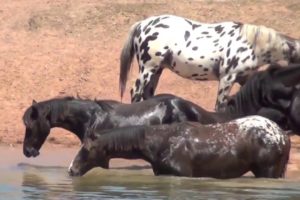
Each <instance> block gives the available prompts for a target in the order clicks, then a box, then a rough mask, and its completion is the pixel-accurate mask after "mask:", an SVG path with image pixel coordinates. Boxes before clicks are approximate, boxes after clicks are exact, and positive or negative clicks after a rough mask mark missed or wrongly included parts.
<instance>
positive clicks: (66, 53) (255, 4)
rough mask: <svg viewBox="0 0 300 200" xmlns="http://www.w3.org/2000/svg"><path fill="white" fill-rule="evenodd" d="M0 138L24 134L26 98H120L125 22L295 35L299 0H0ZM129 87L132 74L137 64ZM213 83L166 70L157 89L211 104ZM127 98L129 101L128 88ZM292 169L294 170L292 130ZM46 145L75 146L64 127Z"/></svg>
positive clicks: (299, 27) (299, 29) (16, 140)
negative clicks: (239, 27)
mask: <svg viewBox="0 0 300 200" xmlns="http://www.w3.org/2000/svg"><path fill="white" fill-rule="evenodd" d="M0 2H1V8H0V110H1V114H0V122H1V123H0V143H3V144H12V145H18V144H21V143H22V141H23V136H24V126H23V124H22V120H21V119H22V115H23V112H24V111H25V109H26V108H27V107H28V106H29V105H30V104H31V102H32V99H36V100H37V101H41V100H46V99H49V98H53V97H57V96H67V95H77V94H78V95H80V96H82V97H88V98H98V99H116V100H119V99H120V98H119V93H118V75H119V53H120V51H121V48H122V45H123V42H124V40H125V38H126V36H127V33H128V30H129V27H130V26H131V24H133V23H134V22H136V21H137V20H140V19H143V18H146V17H148V16H151V15H158V14H163V13H169V14H175V15H180V16H184V17H188V18H192V19H195V20H198V21H203V22H208V23H209V22H217V21H227V20H234V21H241V22H245V23H254V24H262V25H266V26H269V27H272V28H274V29H276V30H278V31H280V32H282V33H285V34H288V35H290V36H293V37H300V23H298V19H299V17H300V2H299V1H298V0H277V1H273V0H261V1H258V0H257V1H256V0H240V1H237V0H232V1H231V0H218V1H217V0H216V1H214V0H194V1H193V0H191V1H179V0H178V1H177V0H176V1H170V0H149V1H143V0H122V1H121V0H116V1H108V0H102V1H97V0H88V1H79V0H74V1H68V0H60V1H48V0H40V1H35V0H27V1H6V0H0ZM133 68H134V70H133V72H132V75H131V78H130V80H129V84H128V85H129V86H131V85H132V84H133V81H134V79H135V77H136V74H137V73H136V72H137V66H136V65H135V66H134V67H133ZM216 86H217V83H216V82H210V81H208V82H196V81H191V80H186V79H182V78H180V77H178V76H176V75H175V74H173V73H170V72H169V71H167V70H166V71H165V72H164V73H163V75H162V77H161V79H160V83H159V85H158V89H157V93H174V94H176V95H178V96H182V97H184V98H187V99H189V100H191V101H194V102H195V103H197V104H199V105H201V106H203V107H205V108H206V109H209V110H212V108H213V106H214V103H215V99H216V91H217V88H216ZM125 102H129V89H127V91H126V96H125ZM292 140H293V149H292V155H291V157H292V159H291V163H292V164H293V163H294V164H293V165H291V166H292V169H297V170H298V169H300V168H299V167H298V165H296V163H299V162H298V160H299V159H300V154H299V144H300V140H299V139H298V138H297V137H293V138H292ZM47 144H48V145H52V146H53V145H54V146H57V145H62V146H78V145H79V141H78V139H77V138H75V137H74V136H73V135H72V134H69V133H68V132H67V131H64V130H62V129H55V130H54V131H52V133H51V135H50V137H49V138H48V140H47Z"/></svg>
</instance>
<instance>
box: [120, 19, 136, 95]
mask: <svg viewBox="0 0 300 200" xmlns="http://www.w3.org/2000/svg"><path fill="white" fill-rule="evenodd" d="M138 25H139V22H137V23H135V24H134V25H133V26H132V27H131V30H130V32H129V36H128V38H127V40H126V42H125V44H124V47H123V49H122V52H121V57H120V77H119V88H120V92H121V99H122V98H123V95H124V92H125V89H126V82H127V77H128V73H129V71H130V67H131V64H132V60H133V56H134V53H135V52H134V45H133V39H134V33H135V31H136V27H137V26H138Z"/></svg>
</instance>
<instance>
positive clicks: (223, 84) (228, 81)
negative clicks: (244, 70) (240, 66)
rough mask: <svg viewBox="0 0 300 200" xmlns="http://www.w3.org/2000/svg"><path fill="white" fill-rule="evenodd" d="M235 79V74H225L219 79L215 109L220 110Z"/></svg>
mask: <svg viewBox="0 0 300 200" xmlns="http://www.w3.org/2000/svg"><path fill="white" fill-rule="evenodd" d="M235 80H236V74H227V75H226V76H223V77H222V78H221V79H220V82H219V88H218V95H217V102H216V107H215V109H216V111H221V110H222V108H223V107H224V106H225V104H226V102H227V98H228V95H229V93H230V90H231V88H232V86H233V83H234V82H235Z"/></svg>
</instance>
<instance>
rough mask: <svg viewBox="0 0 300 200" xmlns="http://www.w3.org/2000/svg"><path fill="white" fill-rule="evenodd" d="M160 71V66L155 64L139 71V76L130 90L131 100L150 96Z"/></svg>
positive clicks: (134, 100)
mask: <svg viewBox="0 0 300 200" xmlns="http://www.w3.org/2000/svg"><path fill="white" fill-rule="evenodd" d="M161 73H162V68H161V67H157V66H156V67H152V68H148V69H145V70H143V71H140V77H139V78H138V79H137V80H136V81H135V84H134V86H133V87H132V89H131V91H130V93H131V102H139V101H142V100H145V99H148V98H149V97H152V96H153V95H154V92H155V89H156V87H157V84H158V80H159V78H160V75H161Z"/></svg>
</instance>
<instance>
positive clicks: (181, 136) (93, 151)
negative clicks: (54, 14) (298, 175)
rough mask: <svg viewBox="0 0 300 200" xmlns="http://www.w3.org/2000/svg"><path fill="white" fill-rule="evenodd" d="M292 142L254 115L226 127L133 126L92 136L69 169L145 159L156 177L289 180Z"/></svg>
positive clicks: (75, 172) (80, 172) (77, 170)
mask: <svg viewBox="0 0 300 200" xmlns="http://www.w3.org/2000/svg"><path fill="white" fill-rule="evenodd" d="M289 152H290V139H289V136H288V135H286V134H285V133H284V132H283V131H282V129H280V127H279V126H277V124H276V123H274V122H272V121H271V120H268V119H267V118H264V117H260V116H249V117H245V118H240V119H236V120H232V121H229V122H226V123H217V124H210V125H201V124H200V123H196V122H181V123H174V124H170V125H166V124H164V125H156V126H145V125H143V126H132V127H124V128H116V129H111V130H106V131H99V132H95V131H92V132H88V133H87V137H86V138H85V140H84V142H83V145H82V147H81V149H80V151H79V152H78V154H77V155H76V157H75V158H74V160H73V162H72V163H71V165H70V167H69V174H70V175H71V176H82V175H84V174H85V173H86V172H88V171H89V170H90V169H92V168H94V167H102V168H106V169H107V168H109V160H110V159H112V158H125V159H144V160H145V161H147V162H149V163H150V164H151V166H152V169H153V172H154V174H155V175H175V176H188V177H213V178H235V177H240V176H242V175H243V174H245V173H246V172H248V171H251V172H253V174H254V175H255V177H268V178H279V177H284V173H285V169H286V165H287V162H288V160H289Z"/></svg>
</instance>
